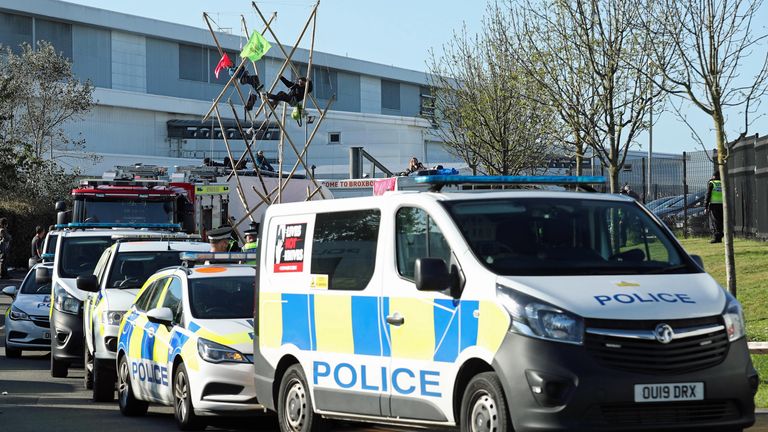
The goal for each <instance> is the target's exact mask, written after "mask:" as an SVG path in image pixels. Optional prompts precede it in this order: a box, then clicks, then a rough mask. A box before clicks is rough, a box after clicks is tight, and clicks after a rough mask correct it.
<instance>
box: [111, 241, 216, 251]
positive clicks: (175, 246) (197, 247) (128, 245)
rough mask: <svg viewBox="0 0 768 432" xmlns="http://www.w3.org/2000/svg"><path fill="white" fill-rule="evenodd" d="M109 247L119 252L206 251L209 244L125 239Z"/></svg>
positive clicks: (209, 246)
mask: <svg viewBox="0 0 768 432" xmlns="http://www.w3.org/2000/svg"><path fill="white" fill-rule="evenodd" d="M111 247H113V248H116V249H118V248H119V252H162V251H179V252H208V250H209V249H210V248H211V245H209V244H208V243H203V242H190V241H173V240H171V241H168V240H164V241H151V240H150V241H127V242H119V243H115V244H114V245H112V246H111Z"/></svg>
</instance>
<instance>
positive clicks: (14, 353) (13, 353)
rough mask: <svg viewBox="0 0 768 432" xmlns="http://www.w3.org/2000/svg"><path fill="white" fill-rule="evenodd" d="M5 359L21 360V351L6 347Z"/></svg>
mask: <svg viewBox="0 0 768 432" xmlns="http://www.w3.org/2000/svg"><path fill="white" fill-rule="evenodd" d="M5 358H10V359H17V358H21V350H20V349H18V348H9V347H8V346H7V345H6V346H5Z"/></svg>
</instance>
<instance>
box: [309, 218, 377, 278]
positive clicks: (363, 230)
mask: <svg viewBox="0 0 768 432" xmlns="http://www.w3.org/2000/svg"><path fill="white" fill-rule="evenodd" d="M380 222H381V212H380V211H379V210H378V209H370V210H355V211H346V212H333V213H318V214H317V216H316V217H315V232H314V235H313V237H312V265H311V272H312V274H315V275H318V274H319V275H328V289H330V290H344V291H360V290H364V289H365V287H366V286H367V285H368V282H370V280H371V277H372V276H373V270H374V267H375V264H376V246H377V244H378V239H379V224H380Z"/></svg>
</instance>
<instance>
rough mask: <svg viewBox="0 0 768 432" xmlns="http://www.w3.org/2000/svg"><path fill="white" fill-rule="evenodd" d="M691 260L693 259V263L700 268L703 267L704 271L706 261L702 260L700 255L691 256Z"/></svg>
mask: <svg viewBox="0 0 768 432" xmlns="http://www.w3.org/2000/svg"><path fill="white" fill-rule="evenodd" d="M691 259H693V262H695V263H696V264H698V265H699V267H701V269H702V270H703V269H704V260H703V259H701V257H700V256H699V255H691Z"/></svg>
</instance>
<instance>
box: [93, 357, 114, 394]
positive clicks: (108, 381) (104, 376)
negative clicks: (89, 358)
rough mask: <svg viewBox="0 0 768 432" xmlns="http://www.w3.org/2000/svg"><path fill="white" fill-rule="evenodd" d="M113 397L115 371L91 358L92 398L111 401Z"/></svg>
mask: <svg viewBox="0 0 768 432" xmlns="http://www.w3.org/2000/svg"><path fill="white" fill-rule="evenodd" d="M114 399H115V373H114V371H113V370H112V369H109V368H106V367H104V365H103V364H99V362H98V361H97V360H95V359H94V360H93V400H94V401H96V402H112V400H114Z"/></svg>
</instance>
